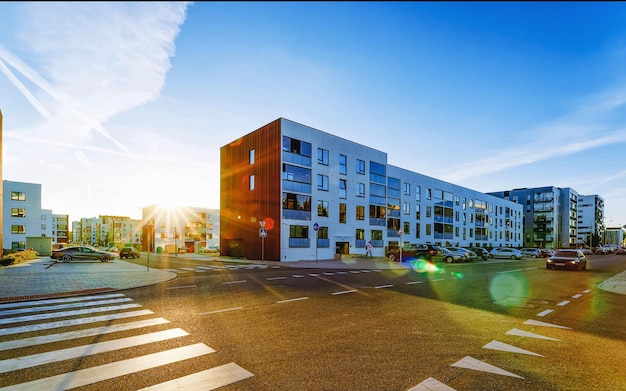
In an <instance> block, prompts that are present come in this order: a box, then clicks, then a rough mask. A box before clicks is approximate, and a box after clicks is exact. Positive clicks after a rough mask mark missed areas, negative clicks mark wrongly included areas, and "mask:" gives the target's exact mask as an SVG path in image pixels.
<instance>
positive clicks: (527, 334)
mask: <svg viewBox="0 0 626 391" xmlns="http://www.w3.org/2000/svg"><path fill="white" fill-rule="evenodd" d="M505 334H508V335H516V336H518V337H529V338H537V339H549V340H551V341H559V340H558V339H556V338H550V337H546V336H544V335H540V334H535V333H531V332H528V331H524V330H519V329H511V330H509V331H507V332H506V333H505Z"/></svg>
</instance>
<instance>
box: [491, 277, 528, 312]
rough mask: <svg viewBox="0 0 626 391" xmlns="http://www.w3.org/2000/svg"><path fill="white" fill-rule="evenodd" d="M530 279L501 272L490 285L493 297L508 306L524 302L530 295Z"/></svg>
mask: <svg viewBox="0 0 626 391" xmlns="http://www.w3.org/2000/svg"><path fill="white" fill-rule="evenodd" d="M528 292H529V289H528V281H526V280H525V279H523V278H521V277H520V276H515V275H511V274H499V275H498V276H496V277H495V278H494V279H493V280H491V284H490V285H489V293H490V294H491V298H492V299H494V300H495V301H498V302H500V303H507V306H518V305H520V304H523V303H524V301H525V300H526V299H527V296H528Z"/></svg>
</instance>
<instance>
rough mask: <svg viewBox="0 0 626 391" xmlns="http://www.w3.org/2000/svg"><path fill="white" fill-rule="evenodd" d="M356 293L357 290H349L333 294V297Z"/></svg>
mask: <svg viewBox="0 0 626 391" xmlns="http://www.w3.org/2000/svg"><path fill="white" fill-rule="evenodd" d="M354 292H356V289H350V290H347V291H339V292H333V293H332V294H333V295H343V294H346V293H354Z"/></svg>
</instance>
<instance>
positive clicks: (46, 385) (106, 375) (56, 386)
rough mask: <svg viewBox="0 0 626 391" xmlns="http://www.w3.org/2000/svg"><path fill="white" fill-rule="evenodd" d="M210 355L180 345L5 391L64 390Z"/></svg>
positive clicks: (200, 345) (195, 347)
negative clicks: (179, 346)
mask: <svg viewBox="0 0 626 391" xmlns="http://www.w3.org/2000/svg"><path fill="white" fill-rule="evenodd" d="M209 353H215V350H213V349H211V348H210V347H208V346H206V345H205V344H203V343H198V344H194V345H189V346H183V347H182V348H176V349H170V350H166V351H163V352H159V353H153V354H148V355H145V356H140V357H135V358H131V359H127V360H122V361H116V362H113V363H110V364H104V365H99V366H97V367H92V368H87V369H81V370H78V371H74V372H69V373H64V374H62V375H57V376H52V377H47V378H44V379H39V380H33V381H30V382H27V383H21V384H16V385H14V386H9V387H5V388H4V390H7V391H18V390H19V391H22V390H23V391H29V390H37V391H55V390H67V389H71V388H76V387H82V386H85V385H88V384H93V383H97V382H100V381H104V380H108V379H112V378H115V377H119V376H124V375H128V374H131V373H136V372H140V371H144V370H146V369H151V368H155V367H158V366H162V365H168V364H172V363H175V362H179V361H183V360H188V359H191V358H194V357H199V356H203V355H206V354H209Z"/></svg>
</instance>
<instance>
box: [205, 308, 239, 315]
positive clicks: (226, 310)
mask: <svg viewBox="0 0 626 391" xmlns="http://www.w3.org/2000/svg"><path fill="white" fill-rule="evenodd" d="M242 309H243V307H233V308H227V309H225V310H215V311H209V312H201V313H200V315H209V314H217V313H219V312H228V311H236V310H242Z"/></svg>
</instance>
